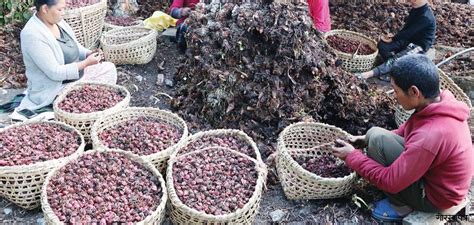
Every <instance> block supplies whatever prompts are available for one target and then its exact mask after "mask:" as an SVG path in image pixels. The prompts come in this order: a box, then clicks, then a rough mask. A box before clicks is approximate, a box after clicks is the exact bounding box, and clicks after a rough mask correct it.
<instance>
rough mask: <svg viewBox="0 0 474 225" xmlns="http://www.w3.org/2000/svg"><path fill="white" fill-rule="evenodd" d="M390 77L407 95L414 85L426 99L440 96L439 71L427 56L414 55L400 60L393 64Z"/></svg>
mask: <svg viewBox="0 0 474 225" xmlns="http://www.w3.org/2000/svg"><path fill="white" fill-rule="evenodd" d="M390 76H391V77H392V79H393V81H394V82H395V84H396V85H397V86H398V87H400V88H401V89H402V90H403V92H405V93H408V89H409V88H410V87H411V86H412V85H413V86H416V87H417V88H418V89H419V90H420V92H421V94H423V97H425V98H435V97H438V96H439V76H438V69H437V68H436V66H435V64H434V63H433V62H432V61H431V59H429V58H428V57H426V56H425V55H422V54H414V55H406V56H403V57H401V58H399V59H398V60H397V61H396V62H395V63H394V64H393V67H392V70H391V71H390Z"/></svg>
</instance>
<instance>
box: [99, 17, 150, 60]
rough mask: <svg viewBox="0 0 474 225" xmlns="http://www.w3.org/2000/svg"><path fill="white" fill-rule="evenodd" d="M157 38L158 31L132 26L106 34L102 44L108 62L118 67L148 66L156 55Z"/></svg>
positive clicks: (101, 41) (103, 36) (101, 40)
mask: <svg viewBox="0 0 474 225" xmlns="http://www.w3.org/2000/svg"><path fill="white" fill-rule="evenodd" d="M157 36H158V32H157V31H156V30H153V29H147V28H144V27H140V26H130V27H124V28H119V29H113V30H110V31H108V32H106V33H105V34H104V35H102V38H101V39H100V43H101V45H102V48H103V51H104V56H105V59H106V60H107V61H110V62H113V63H114V64H116V65H122V64H146V63H148V62H150V61H151V60H152V59H153V56H154V55H155V52H156V43H157V40H156V38H157Z"/></svg>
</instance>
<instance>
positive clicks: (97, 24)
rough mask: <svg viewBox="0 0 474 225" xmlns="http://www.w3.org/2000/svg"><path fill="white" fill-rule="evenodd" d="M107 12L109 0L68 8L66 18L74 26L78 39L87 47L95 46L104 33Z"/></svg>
mask: <svg viewBox="0 0 474 225" xmlns="http://www.w3.org/2000/svg"><path fill="white" fill-rule="evenodd" d="M106 13H107V0H101V1H100V2H98V3H96V4H93V5H89V6H85V7H80V8H74V9H69V10H66V12H65V14H64V20H65V21H66V23H68V24H69V26H71V27H72V30H73V31H74V33H75V35H76V38H77V41H79V43H81V44H82V45H83V46H84V47H86V48H89V49H91V48H94V47H96V44H97V42H98V40H99V38H100V35H101V34H102V29H103V27H104V20H105V14H106Z"/></svg>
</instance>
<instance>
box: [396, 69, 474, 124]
mask: <svg viewBox="0 0 474 225" xmlns="http://www.w3.org/2000/svg"><path fill="white" fill-rule="evenodd" d="M438 74H439V83H440V88H441V90H449V91H450V92H451V93H453V95H454V97H455V98H456V99H457V100H458V101H462V102H464V103H466V104H467V106H468V107H469V108H471V109H472V104H471V99H469V97H468V96H467V95H466V93H464V91H463V90H462V89H461V88H460V87H459V86H458V85H457V84H456V83H454V81H453V80H452V79H451V78H449V77H448V75H446V74H445V73H444V72H443V71H442V70H438ZM414 112H415V111H414V110H410V111H406V110H404V109H403V108H402V107H401V106H400V105H397V106H396V107H395V122H396V123H397V125H398V126H400V125H402V124H403V123H405V121H407V120H408V118H410V116H411V114H413V113H414ZM469 124H470V125H471V124H473V123H472V122H471V121H469Z"/></svg>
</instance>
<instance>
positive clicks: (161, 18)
mask: <svg viewBox="0 0 474 225" xmlns="http://www.w3.org/2000/svg"><path fill="white" fill-rule="evenodd" d="M176 21H178V20H177V19H174V18H173V17H171V16H170V15H168V14H166V13H164V12H161V11H155V12H154V13H153V15H152V16H151V17H150V18H148V19H146V20H145V21H143V24H144V25H145V27H146V28H149V29H155V30H158V31H163V29H167V28H168V27H171V26H173V27H174V26H176Z"/></svg>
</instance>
